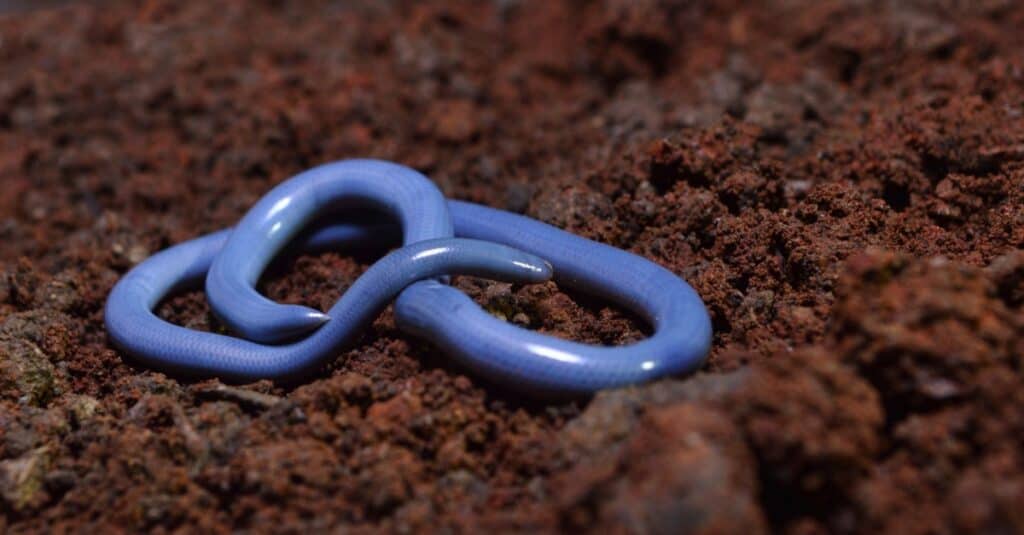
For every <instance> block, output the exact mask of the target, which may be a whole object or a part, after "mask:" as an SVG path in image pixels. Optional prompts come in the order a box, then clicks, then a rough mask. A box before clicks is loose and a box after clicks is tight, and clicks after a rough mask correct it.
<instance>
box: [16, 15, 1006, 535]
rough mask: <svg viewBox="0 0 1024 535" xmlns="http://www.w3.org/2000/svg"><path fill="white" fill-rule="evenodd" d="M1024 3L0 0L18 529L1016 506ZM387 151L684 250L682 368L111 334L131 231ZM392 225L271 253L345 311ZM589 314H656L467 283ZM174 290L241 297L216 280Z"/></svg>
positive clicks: (187, 320) (879, 524) (646, 521)
mask: <svg viewBox="0 0 1024 535" xmlns="http://www.w3.org/2000/svg"><path fill="white" fill-rule="evenodd" d="M1021 27H1024V5H1022V4H1020V3H1018V2H1013V1H1011V0H982V1H977V2H974V1H971V2H969V1H958V0H907V1H902V0H891V1H872V0H846V1H831V0H826V1H814V0H777V1H753V2H744V1H740V0H727V1H712V0H704V1H692V0H691V1H682V0H639V1H629V0H602V1H596V2H583V1H563V2H547V1H517V0H504V1H494V2H476V1H469V0H467V1H460V2H435V3H429V4H422V3H419V2H411V1H408V2H405V1H394V2H375V1H369V0H368V1H365V2H316V1H309V2H302V3H288V2H275V1H262V2H245V3H242V2H225V3H222V2H176V1H170V0H166V1H147V2H133V3H121V2H115V3H109V2H105V3H102V4H100V3H95V4H93V3H84V4H82V3H75V4H72V5H70V6H65V7H59V8H50V9H38V10H28V11H25V10H19V11H16V12H11V13H9V14H6V15H3V16H0V181H2V184H3V195H2V197H0V511H2V513H3V516H2V517H0V531H7V532H11V533H22V532H34V531H43V530H53V531H57V532H83V531H89V532H106V531H108V530H109V529H111V528H119V529H121V530H129V531H135V530H153V531H195V530H204V531H210V532H228V531H252V532H268V531H269V532H311V531H316V530H322V529H326V528H329V527H347V528H348V530H347V531H351V532H356V533H358V532H362V531H377V530H386V531H397V532H421V531H442V532H469V533H476V532H481V531H483V530H490V531H496V532H507V531H530V532H553V531H560V530H561V531H570V530H571V531H577V530H582V531H587V530H589V531H598V530H600V531H603V532H607V531H613V532H638V533H679V532H690V533H736V532H742V533H747V534H756V533H786V534H799V535H804V534H814V533H900V534H925V533H929V534H932V533H935V534H945V533H978V532H980V533H1020V532H1024V448H1022V446H1021V438H1020V437H1021V436H1024V313H1022V307H1024V252H1021V251H1022V249H1024V32H1021V31H1020V28H1021ZM351 156H373V157H379V158H385V159H389V160H394V161H397V162H401V163H405V164H407V165H411V166H413V167H416V168H417V169H420V170H421V171H423V172H424V173H426V174H427V175H428V176H430V177H431V178H432V179H433V180H435V181H436V183H437V184H438V185H439V186H440V187H441V188H442V189H443V191H444V192H445V194H446V195H448V196H450V197H454V198H459V199H468V200H473V201H477V202H482V203H486V204H489V205H492V206H497V207H501V208H504V209H508V210H513V211H517V212H523V213H526V214H528V215H530V216H532V217H535V218H538V219H540V220H543V221H546V222H548V223H551V224H554V225H557V226H559V227H563V228H566V229H568V230H571V231H573V232H575V233H578V234H581V235H584V236H587V237H590V238H593V239H597V240H600V241H603V242H606V243H610V244H612V245H615V246H618V247H622V248H625V249H628V250H630V251H633V252H635V253H637V254H640V255H643V256H645V257H647V258H650V259H652V260H654V261H656V262H658V263H660V264H661V265H663V266H665V267H667V268H669V269H671V270H673V271H674V272H676V273H677V274H679V275H681V276H683V277H684V278H686V280H688V281H689V282H690V283H691V284H692V285H693V286H694V287H695V288H696V289H697V291H698V292H699V293H700V294H701V296H703V298H704V299H705V302H706V304H707V306H708V308H709V310H710V312H711V315H712V318H713V321H714V327H715V338H714V347H713V349H712V353H711V356H710V359H709V362H708V364H707V366H706V367H705V369H704V370H703V371H702V372H701V373H699V374H697V375H696V376H693V377H677V378H670V379H666V380H663V381H660V382H657V383H654V384H649V385H645V386H642V387H637V388H631V389H625V390H619V391H609V392H603V393H601V394H599V395H597V396H596V397H594V398H593V399H591V400H581V401H577V402H573V403H562V404H557V405H545V404H541V403H537V402H531V401H529V400H523V399H521V398H519V397H518V396H516V395H515V394H513V393H509V392H505V391H502V390H500V389H498V388H496V387H494V386H492V385H488V384H486V383H483V382H481V381H479V380H477V379H476V378H475V377H474V376H472V375H471V374H467V373H465V372H464V371H463V370H460V369H458V368H456V367H454V366H453V365H452V364H451V363H450V362H449V361H448V360H447V359H446V358H445V356H444V355H443V354H442V353H440V352H439V351H437V350H435V349H433V348H432V347H430V346H429V345H428V344H426V343H425V342H422V341H418V340H416V339H413V338H410V337H408V336H406V335H404V334H402V333H401V332H399V331H398V330H397V329H396V327H395V325H394V320H393V316H392V315H391V313H390V311H388V312H386V313H384V314H383V315H382V316H381V317H380V318H379V319H378V320H377V322H376V323H375V324H374V326H373V329H372V330H371V331H370V332H368V333H367V334H366V335H365V337H364V338H363V339H362V340H361V342H360V344H359V345H358V347H356V348H354V349H352V350H351V351H348V352H345V353H343V354H341V355H338V358H337V360H336V361H335V362H334V363H333V364H331V365H330V366H329V367H328V369H325V370H323V372H322V373H321V374H320V375H319V376H318V378H317V379H316V380H314V381H312V382H310V383H308V384H306V385H303V386H300V387H298V388H294V389H285V388H282V387H280V386H275V385H273V384H270V383H266V382H263V383H257V384H253V385H242V386H238V385H223V384H221V383H219V382H217V381H204V382H183V381H179V380H177V379H176V378H173V377H166V376H164V375H162V374H159V373H155V372H151V371H148V370H146V369H144V368H142V367H139V366H136V365H134V364H133V363H132V362H131V361H130V360H125V358H124V356H123V355H121V354H120V353H119V352H118V351H117V350H115V349H113V348H112V347H111V346H110V344H109V342H108V340H107V338H106V334H105V332H104V329H103V323H102V305H103V302H104V299H105V297H106V294H107V292H108V291H109V290H110V288H111V286H112V285H113V284H114V282H115V281H116V280H117V279H118V277H119V276H120V275H121V274H123V273H124V272H125V271H126V270H127V269H129V268H130V267H131V266H132V265H134V264H136V263H138V262H139V261H141V260H142V259H144V258H146V257H147V256H148V255H150V254H152V253H154V252H156V251H158V250H160V249H162V248H164V247H167V246H169V245H171V244H174V243H177V242H180V241H184V240H186V239H188V238H191V237H194V236H197V235H199V234H201V233H205V232H209V231H212V230H215V229H218V228H221V227H224V226H228V225H230V224H232V223H233V222H234V221H236V220H237V219H238V218H239V217H240V216H241V214H243V213H244V212H245V210H246V209H247V208H248V207H249V206H250V205H251V204H252V203H253V202H254V201H255V200H256V199H258V198H259V197H260V196H261V195H262V194H263V193H265V192H266V191H267V190H268V189H270V187H271V186H272V185H273V184H275V183H277V182H279V181H281V180H284V179H285V178H287V177H289V176H290V175H292V174H294V173H296V172H298V171H301V170H304V169H306V168H308V167H311V166H312V165H315V164H317V163H321V162H325V161H329V160H335V159H340V158H345V157H351ZM366 262H367V261H366V259H360V258H353V257H351V256H347V255H345V254H344V253H339V254H324V255H320V256H310V257H302V258H300V259H297V260H296V261H294V262H293V263H291V264H290V265H289V266H286V269H282V270H279V271H278V272H276V273H275V274H273V275H271V276H269V277H268V278H267V280H266V281H264V282H263V283H262V289H263V290H264V291H265V292H266V293H267V294H268V295H269V296H271V297H272V298H274V299H277V300H280V301H287V302H296V303H305V304H309V305H312V306H317V307H321V308H326V307H328V306H330V304H332V303H333V302H334V300H335V299H336V298H337V296H338V295H339V294H340V292H341V291H343V290H344V289H345V288H346V287H347V286H348V285H349V284H350V283H351V282H352V281H353V280H354V279H355V277H357V276H358V274H359V273H360V272H361V271H362V270H363V269H365V268H366V267H367V263H366ZM457 284H458V286H459V287H461V288H462V289H464V290H465V291H467V292H468V293H469V294H470V295H472V296H473V297H474V298H475V299H476V300H477V301H478V302H480V303H481V304H483V305H485V306H486V307H487V308H489V309H490V310H492V311H494V312H495V313H496V314H502V315H505V316H506V317H508V318H510V319H513V318H514V319H515V321H517V322H520V323H523V324H527V325H529V326H530V327H531V328H534V329H538V330H541V331H544V332H548V333H552V334H555V335H558V336H562V337H566V338H571V339H575V340H581V341H586V342H590V343H603V344H619V343H626V342H629V341H631V340H635V339H638V338H640V337H642V336H644V333H645V330H646V327H645V326H644V325H643V324H642V322H639V321H637V320H636V319H635V318H633V317H632V316H630V315H628V314H625V313H624V312H623V311H621V310H619V309H617V308H615V307H610V306H608V304H607V303H602V302H600V301H596V300H594V299H592V298H589V297H587V296H584V295H578V294H573V293H565V292H564V291H562V290H561V289H559V288H558V287H557V286H555V285H554V284H550V283H549V284H543V285H537V286H529V287H519V286H510V285H507V284H496V283H491V282H488V281H484V280H479V279H472V278H468V277H461V278H458V279H457ZM159 312H160V314H161V315H162V316H163V317H164V318H166V319H168V320H170V321H173V322H175V323H178V324H180V325H185V326H189V327H191V328H196V329H216V328H219V325H218V324H217V323H216V320H215V319H214V318H212V316H211V315H210V312H209V309H208V308H207V306H206V302H205V300H204V299H203V296H202V294H201V293H199V292H195V293H190V294H186V295H182V296H178V297H175V298H173V299H170V300H169V301H168V302H166V303H164V304H163V305H161V307H160V309H159Z"/></svg>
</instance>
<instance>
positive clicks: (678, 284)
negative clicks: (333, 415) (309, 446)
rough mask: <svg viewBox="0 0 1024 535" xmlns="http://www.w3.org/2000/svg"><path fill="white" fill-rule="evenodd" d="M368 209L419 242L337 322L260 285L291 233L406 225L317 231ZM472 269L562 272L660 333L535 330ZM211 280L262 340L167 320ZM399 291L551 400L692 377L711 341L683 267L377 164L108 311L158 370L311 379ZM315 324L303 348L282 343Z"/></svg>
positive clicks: (435, 332) (193, 246)
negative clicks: (168, 306)
mask: <svg viewBox="0 0 1024 535" xmlns="http://www.w3.org/2000/svg"><path fill="white" fill-rule="evenodd" d="M366 205H370V206H372V207H374V208H377V209H381V210H383V211H385V212H388V213H390V214H392V215H393V216H394V217H395V218H396V219H398V222H399V223H400V225H401V231H402V236H403V238H404V243H405V246H404V247H401V248H400V249H397V250H396V251H394V252H392V253H390V254H388V255H386V256H384V257H383V258H382V259H381V260H379V261H378V262H377V263H375V264H374V265H373V266H372V267H370V269H368V270H367V271H366V272H365V273H364V274H363V275H362V276H361V277H360V278H359V279H357V280H356V282H355V283H353V285H352V286H351V287H350V288H349V289H348V290H347V291H346V292H345V293H344V295H342V297H341V299H339V301H338V302H337V303H336V304H335V305H334V306H333V307H332V308H331V309H330V310H329V311H328V313H327V314H326V315H324V314H321V313H319V312H317V311H313V310H312V309H307V308H305V307H297V306H293V305H280V304H276V303H273V302H272V301H269V300H267V299H266V298H264V297H262V296H260V295H259V294H258V293H257V292H256V290H255V288H254V283H255V281H256V280H257V279H258V278H259V276H260V273H261V272H262V271H263V269H264V268H265V267H266V266H267V264H268V263H269V262H270V261H271V260H272V259H273V257H274V256H275V254H277V253H278V252H279V251H280V250H281V249H282V248H283V247H285V246H286V245H288V244H289V241H292V242H293V243H292V244H291V245H290V247H294V248H296V249H302V250H309V249H320V250H322V249H324V248H341V247H347V246H352V245H356V244H367V243H371V244H375V245H381V244H382V243H390V240H392V239H394V238H393V236H396V235H397V234H398V232H397V230H398V229H396V228H395V227H394V226H393V225H391V226H388V225H381V224H380V223H379V222H376V224H375V223H374V222H365V221H350V222H346V223H337V222H331V223H329V224H327V225H326V226H323V227H321V228H319V229H315V230H314V231H313V232H306V233H305V234H303V233H302V230H303V228H304V227H307V226H308V223H309V222H310V221H311V220H312V219H313V218H314V217H315V216H316V215H317V214H323V213H324V212H327V213H328V215H334V214H336V213H337V212H338V211H341V210H348V209H349V208H352V207H355V206H359V207H362V206H366ZM331 221H333V220H331ZM453 234H454V235H455V236H458V238H454V239H453V238H451V237H450V236H452V235H453ZM296 238H297V241H295V240H296ZM552 268H553V269H552ZM457 273H465V274H470V275H477V276H484V277H490V278H496V279H500V280H508V281H512V282H520V283H530V282H540V281H543V280H546V279H548V278H550V277H551V276H552V274H553V275H554V277H555V280H556V281H557V282H558V283H559V284H564V285H566V286H570V287H573V288H576V289H578V290H582V291H584V292H587V293H591V294H593V295H596V296H599V297H603V298H607V299H610V300H611V301H613V302H615V303H617V304H619V305H621V306H624V307H625V308H628V309H630V310H631V311H633V312H635V313H637V314H639V315H640V316H641V317H643V318H644V319H645V320H646V321H648V322H649V323H650V324H651V325H652V326H653V327H654V333H653V335H652V336H650V337H649V338H647V339H645V340H642V341H640V342H637V343H634V344H630V345H625V346H618V347H600V346H590V345H586V344H580V343H576V342H572V341H568V340H562V339H558V338H554V337H551V336H546V335H543V334H541V333H538V332H534V331H529V330H526V329H522V328H519V327H516V326H514V325H511V324H509V323H506V322H503V321H501V320H499V319H497V318H495V317H493V316H491V315H490V314H488V313H486V312H485V311H483V310H482V309H480V308H479V306H477V305H476V303H474V302H473V301H472V300H470V299H469V298H468V297H467V296H465V295H464V294H463V293H462V292H460V291H458V290H457V289H455V288H452V287H450V286H447V285H445V284H442V283H441V282H438V280H436V279H437V278H438V277H442V276H443V275H448V274H457ZM204 275H206V290H207V294H208V296H209V300H210V304H211V307H212V308H213V309H214V310H215V312H216V313H217V314H218V316H219V317H221V318H223V319H224V320H225V322H226V323H227V324H228V325H229V326H230V327H231V329H232V330H233V331H235V332H237V333H239V334H241V335H242V336H244V337H246V338H250V339H251V340H254V341H250V340H243V339H240V338H235V337H231V336H225V335H220V334H214V333H207V332H199V331H193V330H189V329H186V328H183V327H179V326H175V325H172V324H170V323H167V322H165V321H163V320H161V319H160V318H158V317H157V316H156V315H154V314H153V312H152V310H153V308H154V307H155V306H156V305H157V304H158V303H159V301H160V300H161V299H163V298H164V297H165V296H167V295H168V294H170V293H172V292H175V291H178V290H180V289H183V288H185V287H188V286H190V285H196V284H197V283H199V282H200V281H201V280H202V278H203V276H204ZM441 280H444V279H443V278H441ZM395 296H398V299H397V301H396V302H395V316H396V320H397V322H398V325H399V327H400V328H401V329H403V330H405V331H407V332H410V333H412V334H415V335H418V336H421V337H424V338H426V339H428V340H430V341H431V342H433V343H434V344H436V345H437V346H440V347H441V348H442V349H444V350H445V351H446V352H447V353H449V354H450V355H452V356H453V357H455V358H456V359H457V360H458V361H460V362H461V363H462V364H464V365H465V366H467V367H469V368H470V369H472V370H474V371H476V372H477V373H479V374H482V375H485V376H487V377H489V378H491V379H492V380H495V381H497V382H500V383H502V384H505V385H506V386H509V387H511V388H513V389H517V390H520V391H523V392H527V393H532V394H537V395H544V396H547V395H552V394H554V395H563V394H586V393H591V392H594V391H596V390H599V389H603V388H610V387H616V386H622V385H626V384H632V383H638V382H642V381H646V380H650V379H653V378H656V377H659V376H662V375H669V374H680V373H686V372H690V371H693V370H695V369H697V368H698V367H699V366H700V365H701V364H702V363H703V360H704V358H705V356H706V354H707V352H708V349H709V347H710V343H711V322H710V318H709V316H708V314H707V311H706V310H705V308H704V305H703V303H702V302H701V300H700V297H699V296H697V294H696V292H694V290H693V289H692V288H691V287H690V286H689V285H688V284H686V282H684V281H683V280H682V279H680V278H679V277H677V276H676V275H674V274H673V273H671V272H670V271H668V270H666V269H664V268H662V267H660V266H658V265H657V264H655V263H653V262H651V261H649V260H646V259H644V258H641V257H639V256H636V255H634V254H631V253H628V252H626V251H622V250H620V249H616V248H614V247H610V246H607V245H604V244H600V243H597V242H594V241H591V240H587V239H585V238H581V237H579V236H575V235H572V234H570V233H568V232H565V231H562V230H560V229H557V228H555V227H552V226H550V225H547V224H545V223H541V222H539V221H536V220H533V219H530V218H528V217H524V216H520V215H516V214H512V213H509V212H505V211H501V210H496V209H493V208H488V207H485V206H480V205H476V204H472V203H467V202H461V201H447V202H445V201H444V198H443V196H442V195H441V193H440V192H439V191H437V190H436V187H434V186H433V184H432V183H430V181H429V180H427V179H426V177H423V176H422V175H420V174H419V173H417V172H415V171H413V170H411V169H408V168H406V167H403V166H399V165H396V164H390V163H387V162H379V161H373V160H350V161H344V162H338V163H334V164H328V165H324V166H320V167H317V168H314V169H313V170H310V171H307V172H306V173H303V174H300V175H298V176H297V177H295V178H293V179H291V180H289V181H286V182H284V183H282V184H281V185H279V186H278V187H277V188H275V189H274V190H272V191H271V192H270V193H269V194H268V195H267V196H266V197H264V198H263V199H261V200H260V201H259V203H257V205H256V206H254V208H253V209H252V210H251V211H250V212H249V213H248V214H247V215H246V216H245V218H243V220H242V221H241V223H240V224H239V225H238V226H237V227H236V228H235V229H233V230H225V231H221V232H217V233H213V234H209V235H207V236H203V237H200V238H197V239H194V240H191V241H189V242H185V243H183V244H180V245H177V246H175V247H172V248H170V249H168V250H166V251H163V252H161V253H158V254H156V255H154V256H152V257H150V258H149V259H147V260H146V261H144V262H143V263H141V264H139V265H138V266H136V267H135V268H134V269H133V270H132V271H130V272H129V273H128V274H127V275H125V277H124V278H122V280H121V281H119V282H118V284H117V285H116V286H115V288H114V290H113V291H112V292H111V294H110V297H109V299H108V301H107V306H106V310H105V319H106V324H107V329H108V332H109V333H110V336H111V339H112V340H113V341H114V343H115V344H116V345H118V346H119V347H121V348H122V349H124V350H125V351H127V352H129V353H131V354H133V355H135V356H136V357H138V358H139V359H140V360H141V361H142V362H144V363H146V364H148V365H150V366H154V367H157V368H160V369H163V370H167V371H171V372H174V373H181V374H188V375H193V376H218V377H222V378H224V379H228V380H236V381H249V380H255V379H262V378H270V379H275V380H297V379H300V378H303V377H305V376H307V375H308V374H309V373H311V372H312V371H314V370H315V369H316V368H318V367H319V366H321V365H323V364H324V363H325V362H327V361H328V360H329V359H330V358H332V357H334V356H336V355H337V353H338V352H339V351H340V350H342V349H343V348H345V347H347V346H349V345H351V344H352V343H353V342H354V341H355V339H356V337H357V336H358V334H359V332H360V331H361V330H362V329H363V328H365V327H366V326H367V325H368V324H369V323H370V322H371V321H372V320H373V318H374V317H375V316H376V314H377V313H379V311H380V310H381V309H382V308H383V307H384V306H386V305H387V303H388V302H389V301H391V300H392V299H393V298H394V297H395ZM311 331H312V332H311ZM303 333H306V334H307V336H306V337H305V338H302V339H301V340H298V341H294V342H291V343H285V344H282V345H268V344H267V343H268V342H272V341H274V342H276V341H280V340H285V339H289V338H294V337H296V336H298V335H300V334H303ZM257 342H261V343H257Z"/></svg>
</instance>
